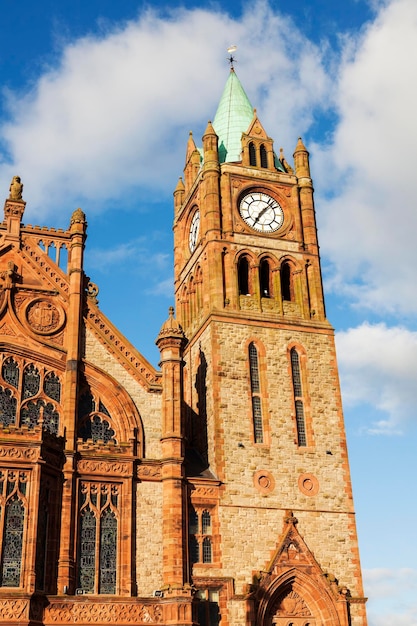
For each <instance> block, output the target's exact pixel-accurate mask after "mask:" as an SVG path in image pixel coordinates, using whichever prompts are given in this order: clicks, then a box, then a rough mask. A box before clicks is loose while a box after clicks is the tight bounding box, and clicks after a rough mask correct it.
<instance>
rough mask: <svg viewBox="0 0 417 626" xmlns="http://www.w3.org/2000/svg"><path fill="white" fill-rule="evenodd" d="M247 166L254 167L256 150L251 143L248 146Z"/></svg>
mask: <svg viewBox="0 0 417 626" xmlns="http://www.w3.org/2000/svg"><path fill="white" fill-rule="evenodd" d="M249 165H254V166H256V150H255V146H254V145H253V143H252V142H250V144H249Z"/></svg>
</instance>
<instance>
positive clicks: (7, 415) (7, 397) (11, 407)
mask: <svg viewBox="0 0 417 626" xmlns="http://www.w3.org/2000/svg"><path fill="white" fill-rule="evenodd" d="M16 407H17V400H16V398H14V397H13V396H12V392H11V391H10V389H3V387H0V423H1V424H3V425H4V426H8V425H9V424H14V423H15V422H16Z"/></svg>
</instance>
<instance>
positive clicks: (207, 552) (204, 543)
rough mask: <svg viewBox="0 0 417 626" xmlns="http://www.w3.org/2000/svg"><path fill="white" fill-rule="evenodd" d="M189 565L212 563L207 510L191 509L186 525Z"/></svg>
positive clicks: (209, 517)
mask: <svg viewBox="0 0 417 626" xmlns="http://www.w3.org/2000/svg"><path fill="white" fill-rule="evenodd" d="M188 534H189V546H190V561H191V563H192V564H193V563H212V562H213V544H212V518H211V513H210V511H208V510H207V509H202V508H198V509H195V508H194V507H191V509H190V513H189V523H188Z"/></svg>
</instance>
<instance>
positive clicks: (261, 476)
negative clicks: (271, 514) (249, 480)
mask: <svg viewBox="0 0 417 626" xmlns="http://www.w3.org/2000/svg"><path fill="white" fill-rule="evenodd" d="M253 484H254V486H255V487H256V489H257V490H258V491H260V493H264V494H267V493H271V491H273V490H274V488H275V479H274V477H273V475H272V474H271V472H268V470H259V471H257V472H255V473H254V475H253Z"/></svg>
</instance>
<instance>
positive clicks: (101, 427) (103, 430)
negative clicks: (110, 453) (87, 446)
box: [78, 415, 116, 443]
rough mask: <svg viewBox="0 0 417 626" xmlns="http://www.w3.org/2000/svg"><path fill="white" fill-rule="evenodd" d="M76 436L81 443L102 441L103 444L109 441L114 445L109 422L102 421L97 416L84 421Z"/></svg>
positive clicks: (113, 433)
mask: <svg viewBox="0 0 417 626" xmlns="http://www.w3.org/2000/svg"><path fill="white" fill-rule="evenodd" d="M78 436H79V437H80V438H81V439H82V440H83V441H87V440H88V439H92V440H93V442H94V443H97V442H98V441H103V442H104V443H108V442H109V441H111V442H114V443H116V439H115V432H114V430H113V429H112V427H111V426H110V424H109V422H108V421H107V420H105V419H102V418H101V417H100V416H99V415H94V416H93V417H92V418H90V417H88V418H87V419H85V420H84V422H83V423H82V424H81V426H80V428H79V430H78Z"/></svg>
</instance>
